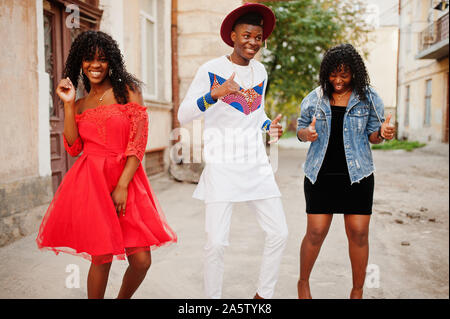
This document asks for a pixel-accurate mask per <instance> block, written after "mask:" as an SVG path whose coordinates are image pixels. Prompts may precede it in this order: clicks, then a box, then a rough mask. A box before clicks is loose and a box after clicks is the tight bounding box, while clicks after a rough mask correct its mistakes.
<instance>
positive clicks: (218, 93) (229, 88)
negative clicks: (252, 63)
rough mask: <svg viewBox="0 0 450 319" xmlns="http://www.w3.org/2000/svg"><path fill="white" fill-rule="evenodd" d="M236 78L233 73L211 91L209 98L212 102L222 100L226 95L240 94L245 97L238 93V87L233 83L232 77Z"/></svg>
mask: <svg viewBox="0 0 450 319" xmlns="http://www.w3.org/2000/svg"><path fill="white" fill-rule="evenodd" d="M235 76H236V73H235V72H233V73H232V74H231V76H230V77H229V78H228V79H227V80H226V81H225V82H223V83H222V85H220V86H218V87H216V88H215V89H213V90H212V91H211V97H212V98H213V99H214V100H218V99H221V98H223V97H224V96H227V95H228V94H233V93H235V94H241V95H243V96H245V94H244V93H243V92H241V91H240V86H239V84H237V83H236V82H235V81H234V77H235Z"/></svg>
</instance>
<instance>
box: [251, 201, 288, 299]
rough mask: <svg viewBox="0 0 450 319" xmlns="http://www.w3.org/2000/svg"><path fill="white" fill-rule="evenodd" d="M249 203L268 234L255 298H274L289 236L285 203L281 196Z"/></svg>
mask: <svg viewBox="0 0 450 319" xmlns="http://www.w3.org/2000/svg"><path fill="white" fill-rule="evenodd" d="M248 204H249V205H250V206H252V207H253V208H254V210H255V211H256V216H257V220H258V223H259V225H260V226H261V228H262V229H263V230H264V232H265V234H266V238H265V243H264V252H263V258H262V262H261V269H260V274H259V282H258V289H257V293H256V295H255V297H254V298H255V299H261V298H264V299H267V298H272V296H273V293H274V290H275V285H276V283H277V280H278V272H279V268H280V263H281V258H282V256H283V250H284V247H285V246H286V241H287V237H288V228H287V224H286V219H285V216H284V210H283V204H282V202H281V198H279V197H275V198H269V199H263V200H254V201H249V202H248Z"/></svg>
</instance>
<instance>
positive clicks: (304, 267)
mask: <svg viewBox="0 0 450 319" xmlns="http://www.w3.org/2000/svg"><path fill="white" fill-rule="evenodd" d="M307 217H308V222H307V227H306V234H305V237H303V240H302V244H301V246H300V279H299V280H298V283H297V291H298V298H299V299H309V298H311V293H310V289H309V276H310V274H311V271H312V268H313V266H314V263H315V261H316V259H317V256H318V255H319V251H320V248H321V247H322V243H323V241H324V240H325V237H326V236H327V234H328V230H329V229H330V225H331V221H332V220H333V215H332V214H308V215H307Z"/></svg>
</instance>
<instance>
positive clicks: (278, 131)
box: [269, 114, 283, 144]
mask: <svg viewBox="0 0 450 319" xmlns="http://www.w3.org/2000/svg"><path fill="white" fill-rule="evenodd" d="M280 119H281V114H278V115H277V117H276V118H275V119H274V120H273V121H272V123H271V124H270V127H269V136H270V137H271V139H270V141H269V144H272V143H275V142H277V141H278V140H279V139H280V137H281V135H283V127H282V126H281V124H280V123H278V122H280ZM272 138H273V139H272Z"/></svg>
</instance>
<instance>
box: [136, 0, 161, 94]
mask: <svg viewBox="0 0 450 319" xmlns="http://www.w3.org/2000/svg"><path fill="white" fill-rule="evenodd" d="M140 5H141V11H140V17H141V45H142V48H141V59H142V81H143V82H144V84H145V86H144V98H146V99H155V98H156V92H157V82H156V81H157V39H156V36H157V33H156V31H157V30H156V25H157V24H156V1H155V0H140Z"/></svg>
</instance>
